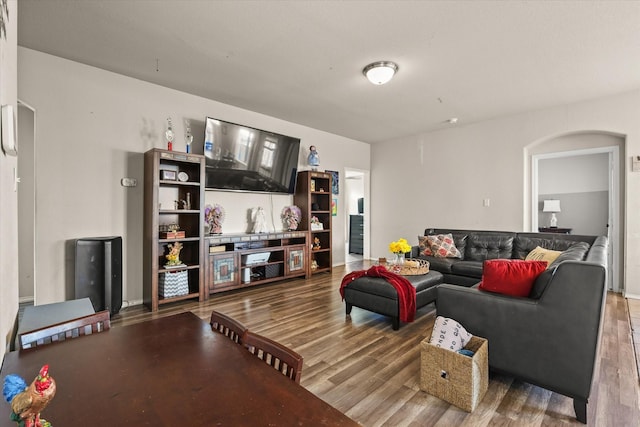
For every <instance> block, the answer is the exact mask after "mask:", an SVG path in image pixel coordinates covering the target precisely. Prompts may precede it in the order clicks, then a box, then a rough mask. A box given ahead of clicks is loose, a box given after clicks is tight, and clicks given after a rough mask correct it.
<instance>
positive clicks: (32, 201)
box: [18, 100, 36, 303]
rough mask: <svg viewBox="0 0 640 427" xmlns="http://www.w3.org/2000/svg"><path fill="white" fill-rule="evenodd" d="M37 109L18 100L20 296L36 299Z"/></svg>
mask: <svg viewBox="0 0 640 427" xmlns="http://www.w3.org/2000/svg"><path fill="white" fill-rule="evenodd" d="M35 141H36V110H35V109H34V108H33V107H31V106H29V105H28V104H26V103H24V102H22V101H20V100H18V146H19V147H20V151H19V152H18V174H19V176H20V184H19V185H18V283H19V285H18V286H19V291H18V297H19V301H20V303H29V302H35V299H36V185H35V182H36V180H35V178H36V158H35V153H36V150H35Z"/></svg>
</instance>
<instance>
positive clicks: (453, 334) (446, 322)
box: [429, 316, 473, 351]
mask: <svg viewBox="0 0 640 427" xmlns="http://www.w3.org/2000/svg"><path fill="white" fill-rule="evenodd" d="M472 337H473V335H471V334H470V333H469V332H467V330H466V329H465V328H464V327H463V326H462V325H461V324H460V323H458V322H456V321H455V320H453V319H450V318H448V317H443V316H438V317H436V322H435V323H434V325H433V332H431V338H430V339H429V344H433V345H435V346H436V347H442V348H446V349H447V350H451V351H458V350H461V349H462V348H464V346H465V345H467V343H468V342H469V341H470V340H471V338H472Z"/></svg>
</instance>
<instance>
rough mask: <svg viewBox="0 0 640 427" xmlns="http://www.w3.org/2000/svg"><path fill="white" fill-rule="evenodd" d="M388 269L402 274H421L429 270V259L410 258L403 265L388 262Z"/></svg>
mask: <svg viewBox="0 0 640 427" xmlns="http://www.w3.org/2000/svg"><path fill="white" fill-rule="evenodd" d="M387 270H389V271H391V272H392V273H396V274H400V275H401V276H419V275H421V274H427V273H428V272H429V261H426V260H424V259H416V258H410V259H408V260H406V261H405V262H404V264H403V265H395V264H387Z"/></svg>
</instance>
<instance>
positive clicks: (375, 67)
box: [362, 61, 398, 85]
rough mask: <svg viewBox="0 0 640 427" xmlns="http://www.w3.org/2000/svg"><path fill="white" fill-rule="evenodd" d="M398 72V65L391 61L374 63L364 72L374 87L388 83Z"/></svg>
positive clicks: (365, 68)
mask: <svg viewBox="0 0 640 427" xmlns="http://www.w3.org/2000/svg"><path fill="white" fill-rule="evenodd" d="M396 71H398V64H396V63H395V62H391V61H378V62H373V63H371V64H369V65H367V66H366V67H364V69H363V70H362V74H364V75H365V76H366V77H367V79H369V81H370V82H371V83H373V84H374V85H383V84H385V83H388V82H389V81H390V80H391V79H392V78H393V76H394V75H395V74H396Z"/></svg>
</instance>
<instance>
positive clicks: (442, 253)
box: [427, 233, 462, 258]
mask: <svg viewBox="0 0 640 427" xmlns="http://www.w3.org/2000/svg"><path fill="white" fill-rule="evenodd" d="M427 243H428V244H429V248H430V249H431V253H432V254H433V256H435V257H440V258H462V254H461V253H460V251H459V250H458V249H457V248H456V244H455V242H454V241H453V235H452V234H451V233H449V234H433V235H430V236H427Z"/></svg>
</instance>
